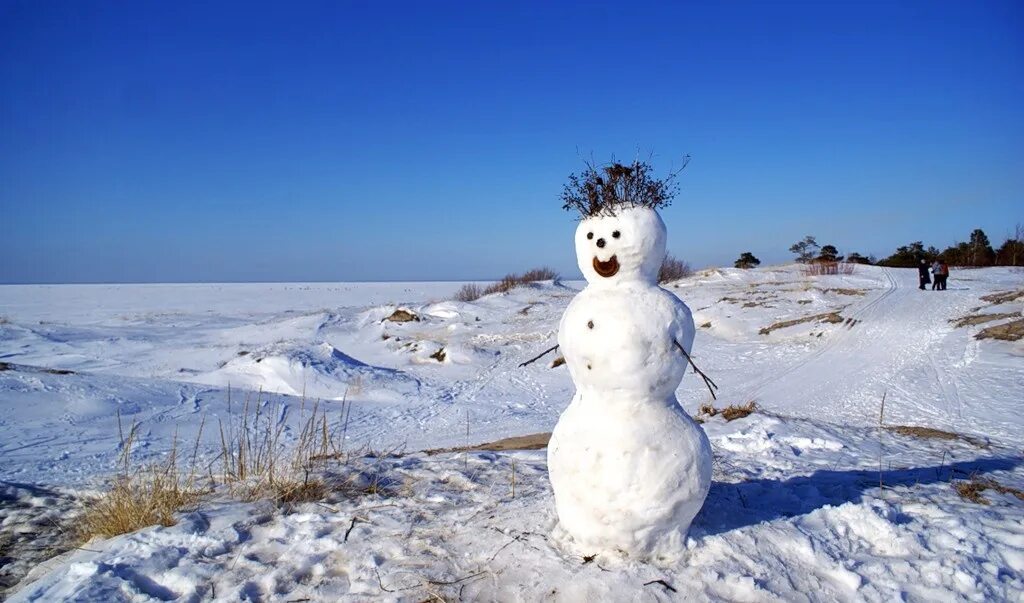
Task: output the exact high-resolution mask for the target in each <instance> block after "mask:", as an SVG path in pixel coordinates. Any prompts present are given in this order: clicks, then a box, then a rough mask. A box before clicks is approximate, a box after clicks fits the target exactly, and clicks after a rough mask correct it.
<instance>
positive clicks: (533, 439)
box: [423, 432, 551, 454]
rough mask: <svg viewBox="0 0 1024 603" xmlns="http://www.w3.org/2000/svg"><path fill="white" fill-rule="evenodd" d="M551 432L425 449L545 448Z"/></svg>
mask: <svg viewBox="0 0 1024 603" xmlns="http://www.w3.org/2000/svg"><path fill="white" fill-rule="evenodd" d="M550 439H551V433H550V432H545V433H531V434H530V435H524V436H514V437H511V438H502V439H500V440H495V441H493V442H487V443H485V444H472V445H469V446H456V447H454V448H435V449H431V450H424V451H423V452H424V453H425V454H442V453H446V452H474V451H484V450H486V451H498V452H502V451H508V450H543V449H544V448H547V447H548V441H549V440H550Z"/></svg>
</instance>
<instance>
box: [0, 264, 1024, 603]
mask: <svg viewBox="0 0 1024 603" xmlns="http://www.w3.org/2000/svg"><path fill="white" fill-rule="evenodd" d="M460 285H461V283H422V284H418V283H412V284H408V283H406V284H373V283H368V284H351V285H350V284H316V285H302V284H288V285H145V286H67V287H63V286H62V287H51V286H47V287H28V286H25V287H22V286H4V287H0V318H2V319H3V320H0V362H4V363H8V365H6V366H7V368H8V370H2V371H0V412H2V414H0V436H2V437H0V479H3V480H4V481H3V482H2V484H4V488H5V490H4V491H3V492H2V494H3V495H2V496H0V548H2V549H3V551H5V552H4V553H3V554H4V555H8V556H7V557H6V558H4V559H3V561H2V564H3V570H2V571H0V586H10V585H13V584H14V582H16V581H17V579H19V578H20V577H21V576H23V575H24V573H25V572H26V571H27V570H28V569H30V568H31V567H32V566H33V565H35V564H36V563H38V562H39V561H42V560H43V559H45V554H43V553H40V552H39V551H40V550H42V551H44V552H45V547H46V546H49V544H48V543H50V544H53V543H52V542H51V540H53V539H55V538H56V536H54V535H53V530H52V529H51V528H52V526H53V525H54V524H57V523H59V518H61V517H68V516H69V514H70V513H71V512H72V511H73V510H75V509H78V508H80V506H81V505H82V504H83V501H84V499H83V498H82V496H81V494H82V492H83V488H84V489H89V488H94V487H98V486H100V485H101V484H102V482H103V480H105V479H107V478H108V477H109V476H110V475H111V473H112V471H113V467H114V463H115V461H116V459H117V457H118V455H119V454H120V452H121V450H120V436H119V435H118V431H119V427H118V418H117V415H118V412H120V415H121V420H122V422H123V425H122V426H121V428H120V429H122V430H125V429H128V428H129V427H130V425H131V424H138V437H137V439H136V443H135V448H134V450H133V454H134V455H135V457H136V459H137V460H138V461H139V462H144V461H146V460H154V459H160V458H163V457H164V455H166V454H167V451H168V450H169V449H170V447H171V442H172V440H173V438H174V436H175V434H177V436H178V437H179V440H180V441H184V442H189V441H192V440H193V439H194V438H195V437H196V430H197V429H198V426H199V424H200V422H201V421H203V420H205V421H206V422H207V423H206V424H207V427H208V429H207V430H205V431H204V433H203V437H202V438H201V440H202V441H201V446H200V449H201V452H202V454H204V455H205V456H204V458H205V459H208V460H209V459H214V458H215V456H216V454H217V452H218V451H219V443H218V441H217V438H216V437H215V435H214V433H215V431H216V430H215V429H209V426H211V425H216V424H217V421H228V420H229V419H230V417H231V416H232V412H233V413H235V414H237V413H238V412H239V410H240V409H241V407H242V406H243V405H244V403H245V400H246V399H248V400H249V402H250V403H254V402H255V400H256V399H257V396H259V399H260V401H261V403H262V404H263V405H265V406H266V408H267V410H268V411H270V410H275V411H276V412H277V413H278V414H277V415H276V417H277V420H278V421H283V422H284V424H285V436H284V437H285V438H286V439H293V438H295V437H297V436H298V432H299V430H300V428H301V423H302V421H303V417H302V416H301V411H302V409H305V412H306V413H307V414H308V412H309V408H310V407H311V406H312V404H313V400H315V399H320V400H322V402H321V403H320V407H321V408H324V409H327V411H328V417H329V420H330V422H331V426H332V428H338V427H339V424H340V422H341V419H340V410H341V403H340V400H341V399H342V398H345V399H346V400H347V401H349V402H351V403H352V414H351V422H350V424H349V425H348V434H349V438H348V444H347V445H348V446H350V447H351V448H358V447H360V446H370V447H371V448H373V449H377V450H389V449H393V448H396V447H403V448H404V449H405V450H406V451H416V450H422V449H427V448H443V447H448V446H453V445H461V444H466V443H477V442H483V441H489V440H494V439H498V438H501V437H508V436H513V435H523V434H527V433H535V432H545V431H550V429H551V427H552V426H553V425H554V423H555V421H556V420H557V418H558V415H559V413H560V412H561V411H562V410H563V409H564V408H565V406H566V405H567V404H568V402H569V399H570V398H571V395H572V391H573V389H572V384H571V382H570V380H569V376H568V374H567V371H566V370H565V369H564V367H563V368H557V369H552V368H549V367H550V364H551V362H552V360H553V359H554V358H555V357H556V356H557V355H558V354H557V353H553V354H549V355H548V356H547V357H545V358H543V359H541V360H539V361H537V362H535V363H533V364H532V365H530V366H528V367H524V368H519V367H518V364H519V363H520V362H522V361H523V360H525V359H527V358H530V357H532V356H534V355H535V354H537V353H539V352H540V351H542V350H544V349H546V348H548V347H550V346H551V345H554V343H555V331H556V329H557V325H558V320H559V318H560V316H561V314H562V312H563V311H564V309H565V307H566V305H567V304H568V302H569V300H570V299H571V298H572V295H573V294H574V290H575V289H578V288H579V287H580V286H581V285H580V284H575V283H568V284H567V285H565V286H557V285H551V284H544V285H539V286H537V287H530V288H522V289H517V290H514V291H513V292H511V293H509V294H505V295H497V296H489V297H488V298H484V299H481V300H478V301H477V302H474V303H468V304H466V303H459V302H447V301H436V300H444V299H446V298H448V297H450V296H451V294H452V293H453V292H454V291H455V290H456V289H457V288H458V287H459V286H460ZM840 288H841V289H845V290H846V292H836V291H835V290H836V289H840ZM1022 288H1024V274H1022V273H1020V272H1017V271H1013V270H1007V269H986V270H974V271H960V272H957V273H955V274H954V275H953V276H952V277H951V280H950V289H949V290H948V291H945V292H932V291H920V290H919V289H917V277H916V271H915V270H901V269H882V268H875V267H859V268H858V269H857V271H856V272H855V273H854V274H853V275H844V276H827V277H814V278H808V277H804V276H803V275H802V274H801V273H800V270H799V268H798V267H794V266H788V267H781V268H778V267H776V268H763V269H757V270H751V271H740V270H731V269H730V270H712V271H706V272H704V273H701V274H698V275H695V276H693V277H691V278H688V279H685V280H683V281H680V282H678V283H675V284H674V285H673V286H672V287H670V290H671V291H673V292H674V293H676V294H677V295H679V296H680V297H681V298H682V299H683V300H684V301H686V302H687V303H688V304H689V306H690V307H691V308H692V309H693V310H694V319H695V322H696V323H697V325H698V326H701V327H702V328H699V329H698V334H697V338H696V341H695V345H694V358H695V360H696V361H697V362H698V364H699V365H700V366H701V368H702V369H703V370H704V371H705V372H707V373H708V374H709V375H711V376H712V377H713V378H714V379H715V380H716V381H717V382H718V384H719V385H720V386H721V390H720V399H719V400H718V401H717V402H715V405H716V406H718V407H721V406H724V405H726V404H731V403H745V402H746V401H748V400H751V399H753V400H755V401H756V402H757V403H758V405H759V407H761V409H763V412H760V413H755V414H754V415H751V416H750V417H747V418H745V419H740V420H738V421H734V422H731V423H726V422H724V421H722V420H721V419H720V418H718V417H716V418H713V419H710V420H709V421H708V422H707V423H705V429H706V431H707V432H708V435H709V437H710V439H711V441H712V446H713V449H714V451H715V456H716V458H715V477H714V479H715V482H714V485H713V486H712V493H711V495H710V497H709V499H708V502H707V504H706V505H705V508H704V510H703V511H702V512H701V514H700V515H699V516H698V518H697V520H696V521H695V523H694V527H693V530H692V532H691V538H690V542H689V553H688V557H687V559H685V560H684V561H683V562H680V563H678V564H669V565H668V566H661V565H658V564H657V563H653V564H650V563H641V562H636V561H631V560H628V559H620V558H616V557H614V556H607V555H606V556H603V557H600V558H598V559H596V560H595V561H585V560H583V559H579V558H575V557H573V556H572V555H570V554H568V553H566V552H564V551H559V550H557V549H556V548H554V547H553V546H552V545H551V544H550V543H549V542H548V539H547V535H548V533H549V532H550V530H551V528H552V527H553V522H554V516H553V507H552V501H551V493H550V488H549V486H548V483H547V474H546V464H545V458H544V452H543V451H537V452H509V453H473V454H470V455H466V454H457V455H456V454H449V455H444V454H442V455H439V456H427V455H423V454H421V453H413V454H408V455H406V456H402V457H388V458H386V459H383V460H381V459H376V460H372V461H366V462H373V463H375V465H374V467H375V469H374V470H377V469H379V467H380V466H381V464H383V465H386V471H387V472H389V474H394V475H395V477H396V480H397V481H398V482H401V483H403V484H405V486H404V487H403V488H402V493H401V494H397V493H396V494H395V495H394V496H390V497H388V496H385V497H369V498H355V499H344V498H341V499H336V500H331V501H330V502H329V503H328V506H329V509H325V508H324V507H322V506H319V505H313V504H307V505H301V506H300V507H299V508H296V509H291V510H290V511H289V512H282V511H281V510H278V509H273V508H269V507H268V506H267V505H266V504H260V503H257V504H240V503H232V502H230V501H226V500H220V501H217V502H211V503H210V504H209V505H208V506H206V507H204V508H202V509H200V510H199V511H197V512H194V513H190V514H186V515H184V516H183V519H182V522H181V523H180V524H179V525H177V526H173V527H171V528H150V529H146V530H142V531H141V532H138V533H135V534H130V535H124V536H121V537H118V538H114V539H111V540H107V541H96V542H91V543H90V544H89V545H88V548H89V549H90V551H81V550H79V551H72V552H70V553H68V554H65V555H64V556H62V557H59V558H57V559H54V560H52V561H49V562H47V563H46V564H43V565H41V566H40V567H39V568H37V569H36V570H35V571H34V572H33V573H32V574H31V575H30V576H29V578H30V580H29V581H31V580H35V582H33V583H32V584H31V585H30V586H27V587H25V588H22V589H21V590H20V591H19V592H18V594H17V595H15V596H14V597H13V598H12V599H13V600H39V601H41V600H46V601H50V600H98V599H103V600H152V599H165V600H202V599H222V600H239V599H250V600H292V599H303V598H309V599H311V600H338V599H347V600H357V601H359V600H367V599H384V600H399V601H406V600H409V601H422V600H424V599H428V598H430V597H431V596H440V597H442V598H446V599H449V600H452V599H460V598H461V599H464V600H499V601H506V600H508V601H516V600H523V601H533V600H543V599H550V600H564V601H580V600H596V599H606V600H607V599H614V600H638V599H643V600H648V599H654V600H677V599H685V598H696V599H712V600H758V601H760V600H787V601H788V600H840V601H845V600H863V599H868V600H892V599H896V598H902V599H904V600H908V601H925V600H950V599H960V600H979V601H980V600H986V601H987V600H1013V599H1017V600H1019V596H1020V592H1021V591H1022V589H1024V582H1022V577H1021V576H1022V572H1024V532H1022V530H1021V528H1020V526H1021V525H1024V523H1022V522H1024V513H1022V511H1021V508H1022V502H1021V501H1019V500H1017V499H1016V498H1014V497H1013V496H1012V495H1002V494H998V493H993V492H992V491H991V490H990V491H987V492H986V493H985V496H986V498H988V499H989V500H990V502H991V503H992V504H991V505H988V506H985V505H978V504H976V503H970V502H967V501H964V500H961V499H960V498H959V497H958V496H957V495H956V493H955V491H954V490H953V489H952V488H951V487H950V481H951V480H955V479H966V478H967V477H968V476H969V475H970V474H972V473H980V474H982V475H984V476H985V477H987V478H992V479H996V480H997V481H999V482H1000V483H1003V484H1005V485H1008V486H1013V487H1017V488H1021V487H1024V469H1022V468H1021V461H1022V458H1021V450H1020V436H1019V434H1020V430H1021V424H1022V423H1024V420H1022V419H1021V416H1020V415H1021V413H1020V412H1019V400H1020V398H1021V396H1020V392H1022V391H1024V361H1022V357H1024V347H1022V343H1021V342H997V341H990V340H985V341H979V340H976V339H974V338H973V335H974V334H975V333H977V332H978V331H979V330H980V329H981V328H983V327H985V326H988V325H987V324H986V325H981V326H973V327H966V328H954V327H953V325H952V324H950V320H951V319H954V318H958V317H961V316H964V315H968V314H971V313H972V312H977V313H997V312H1004V313H1005V312H1020V311H1021V309H1022V306H1024V302H1022V300H1017V301H1015V302H1011V303H1008V304H1002V305H1000V306H991V305H988V304H985V303H984V302H981V301H979V299H978V298H979V297H980V296H982V295H985V294H987V293H991V292H994V291H1007V290H1015V289H1022ZM830 290H831V291H830ZM399 307H401V308H406V309H409V310H411V311H413V312H415V313H416V314H418V315H419V316H420V318H421V321H419V322H409V323H391V322H389V321H386V320H384V319H385V318H386V317H387V316H389V315H390V314H391V312H393V311H394V310H395V309H396V308H399ZM832 311H838V312H840V314H841V315H842V317H843V318H844V319H852V320H855V321H856V322H855V323H854V324H852V325H850V324H848V322H849V321H847V322H844V323H840V324H817V323H806V324H801V325H797V326H792V327H788V328H784V329H779V330H777V331H774V332H772V333H771V334H769V335H760V334H759V333H758V331H759V329H760V328H762V327H766V326H768V325H770V324H773V323H776V322H779V321H782V320H792V319H795V318H801V317H805V316H811V315H816V314H822V313H826V312H832ZM993 324H994V323H993ZM441 348H443V349H444V350H445V351H446V358H445V360H444V361H443V362H438V361H437V360H436V359H433V358H431V357H430V356H431V354H434V353H435V352H437V350H439V349H441ZM51 369H63V370H66V371H74V372H73V373H71V374H55V373H54V372H53V371H52V370H51ZM229 384H230V385H231V394H230V395H231V398H232V402H231V406H230V408H229V404H228V396H229V394H228V385H229ZM260 388H263V390H264V392H263V393H262V394H257V391H258V390H259V389H260ZM302 391H306V393H307V398H308V399H307V400H305V401H303V400H302V399H301V395H300V394H301V392H302ZM883 394H885V396H886V402H885V417H884V418H885V423H886V425H919V426H925V427H935V428H940V429H946V430H949V431H953V432H957V433H962V434H968V435H970V436H973V437H975V438H977V439H978V440H980V441H982V442H985V443H987V447H978V446H976V445H973V444H970V443H968V442H964V441H955V440H954V441H941V440H939V441H936V440H921V439H914V438H909V437H904V436H899V435H897V434H894V433H890V432H887V431H880V430H879V429H878V428H877V424H878V413H879V407H880V404H881V399H882V395H883ZM678 396H679V398H680V400H681V403H682V404H683V406H684V407H685V408H686V409H687V410H688V411H690V412H691V414H696V411H697V407H698V406H699V405H700V404H702V403H705V402H710V397H709V396H708V394H707V391H706V390H705V389H704V388H703V385H702V384H701V382H700V380H699V378H697V377H696V376H693V375H691V374H690V373H688V374H687V376H686V377H685V378H684V380H683V383H682V385H681V387H680V389H679V391H678ZM467 429H468V431H469V434H468V435H467ZM513 462H515V469H513V466H512V463H513ZM880 462H881V463H882V467H881V468H882V471H881V474H880V473H879V463H880ZM357 463H358V461H357ZM351 469H352V468H348V467H343V468H340V469H337V470H340V471H345V470H351ZM513 471H515V472H516V475H517V493H516V497H515V498H514V499H513V498H512V497H511V496H510V490H509V484H510V476H511V474H512V473H513ZM879 482H883V483H884V485H885V490H880V489H879V487H878V486H879ZM353 518H359V520H358V521H356V522H353V521H352V519H353ZM364 520H365V521H364ZM48 526H49V527H48ZM349 536H351V538H349ZM48 539H50V540H48ZM92 551H98V552H92ZM48 569H49V570H53V571H51V572H49V573H48V572H47V570H48ZM467 576H470V577H469V578H467ZM657 580H663V581H664V583H665V584H668V585H670V586H672V588H674V589H675V591H671V590H668V589H667V588H666V587H665V586H663V585H662V583H659V582H656V581H657ZM26 583H27V582H26ZM26 583H23V586H24V584H26Z"/></svg>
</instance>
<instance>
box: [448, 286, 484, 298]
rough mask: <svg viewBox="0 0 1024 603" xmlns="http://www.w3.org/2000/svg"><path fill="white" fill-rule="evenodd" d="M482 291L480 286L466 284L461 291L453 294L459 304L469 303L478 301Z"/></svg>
mask: <svg viewBox="0 0 1024 603" xmlns="http://www.w3.org/2000/svg"><path fill="white" fill-rule="evenodd" d="M483 294H484V290H483V288H482V287H480V285H477V284H474V283H466V284H465V285H463V286H462V288H461V289H459V290H458V291H456V292H455V299H456V300H457V301H460V302H471V301H476V300H478V299H480V298H481V297H482V296H483Z"/></svg>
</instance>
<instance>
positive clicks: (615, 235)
mask: <svg viewBox="0 0 1024 603" xmlns="http://www.w3.org/2000/svg"><path fill="white" fill-rule="evenodd" d="M612 236H613V237H615V238H616V239H617V238H619V231H617V230H616V231H615V232H613V233H612Z"/></svg>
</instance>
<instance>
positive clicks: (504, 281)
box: [484, 274, 520, 295]
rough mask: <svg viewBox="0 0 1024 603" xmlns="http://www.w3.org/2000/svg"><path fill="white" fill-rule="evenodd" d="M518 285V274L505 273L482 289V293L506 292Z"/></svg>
mask: <svg viewBox="0 0 1024 603" xmlns="http://www.w3.org/2000/svg"><path fill="white" fill-rule="evenodd" d="M519 285H520V281H519V275H517V274H506V275H505V276H503V277H501V280H500V281H498V282H496V283H494V284H492V285H488V286H487V288H485V289H484V295H491V294H492V293H508V292H509V291H511V290H513V289H515V288H516V287H518V286H519Z"/></svg>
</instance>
